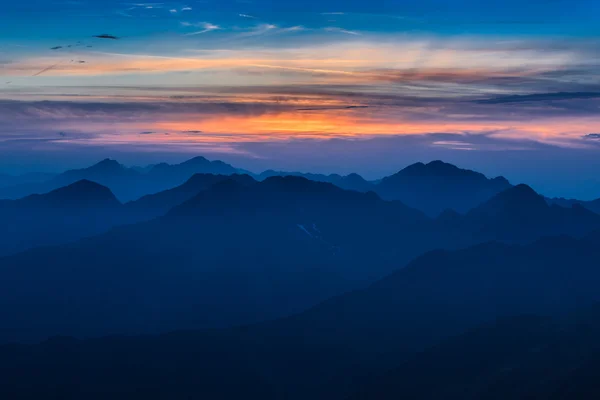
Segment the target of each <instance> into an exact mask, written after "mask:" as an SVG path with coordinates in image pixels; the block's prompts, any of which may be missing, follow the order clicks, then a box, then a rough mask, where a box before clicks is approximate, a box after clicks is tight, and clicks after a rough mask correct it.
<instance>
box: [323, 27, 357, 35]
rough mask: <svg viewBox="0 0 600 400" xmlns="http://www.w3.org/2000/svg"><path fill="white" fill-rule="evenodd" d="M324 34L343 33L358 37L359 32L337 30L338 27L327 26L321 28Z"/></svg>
mask: <svg viewBox="0 0 600 400" xmlns="http://www.w3.org/2000/svg"><path fill="white" fill-rule="evenodd" d="M323 29H324V30H325V31H326V32H337V33H345V34H346V35H354V36H358V35H360V34H361V33H360V32H356V31H350V30H348V29H344V28H338V27H333V26H329V27H327V28H323Z"/></svg>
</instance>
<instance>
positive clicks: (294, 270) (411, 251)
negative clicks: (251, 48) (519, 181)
mask: <svg viewBox="0 0 600 400" xmlns="http://www.w3.org/2000/svg"><path fill="white" fill-rule="evenodd" d="M77 188H79V189H78V190H75V189H77ZM75 189H74V188H72V187H67V188H64V189H61V191H60V192H58V193H59V194H60V193H63V192H64V193H65V194H64V195H63V196H65V198H64V199H63V200H62V201H61V202H58V203H57V202H56V201H54V200H52V199H54V198H56V197H57V196H58V195H57V194H56V192H55V193H51V194H48V195H43V196H32V197H30V198H28V199H29V200H25V199H24V200H21V201H19V203H20V202H23V204H25V203H28V202H32V201H33V200H31V199H46V204H51V203H52V204H62V203H64V204H67V203H68V200H67V197H68V196H66V194H69V193H74V192H75V193H79V194H78V196H77V198H78V199H79V201H82V199H85V198H86V196H88V197H89V195H88V193H94V196H96V197H97V198H99V199H103V201H106V202H107V204H109V205H107V206H99V205H94V207H92V208H90V207H88V208H85V207H84V208H83V209H84V210H86V212H87V214H86V213H85V212H80V211H77V212H75V210H76V207H62V208H60V207H59V209H60V210H61V212H59V213H50V214H45V215H44V218H47V219H46V220H44V221H49V223H45V224H44V225H46V227H44V228H40V231H41V232H48V233H47V234H44V235H41V236H40V235H38V236H39V237H40V238H39V239H36V241H32V240H31V239H27V240H28V241H23V240H20V239H18V238H19V237H25V236H27V235H29V236H27V237H28V238H29V237H30V236H31V235H32V231H35V229H37V228H36V227H37V226H38V225H39V221H40V220H43V219H41V218H39V219H34V220H27V221H28V224H29V225H27V224H25V223H22V224H21V225H22V226H23V227H27V226H28V227H29V228H27V229H24V231H23V232H24V233H23V234H22V236H19V235H13V236H14V238H17V239H10V238H9V239H7V240H6V241H5V245H8V243H12V245H11V246H12V247H11V250H13V251H14V250H15V249H16V248H17V247H15V246H17V245H16V244H15V243H18V244H19V245H22V244H23V243H27V247H33V246H34V245H36V243H37V244H45V245H47V244H54V243H67V242H71V241H73V240H74V239H76V238H80V237H84V236H90V234H92V233H100V232H102V231H106V230H108V229H109V228H110V227H113V226H115V225H121V224H125V223H130V224H131V223H133V222H136V221H141V220H145V219H149V218H151V217H153V216H161V215H164V216H163V217H159V218H156V219H154V220H150V221H147V222H144V223H135V224H131V225H124V226H121V227H118V228H114V229H112V230H111V231H109V232H107V233H104V234H102V235H99V236H96V237H90V238H89V239H85V240H82V241H79V242H74V243H70V244H66V245H62V246H58V247H51V248H43V249H34V250H31V251H28V252H26V253H23V254H17V255H14V256H11V257H7V258H4V259H1V260H0V261H1V262H2V264H3V265H6V266H7V268H5V269H2V270H0V282H5V283H6V285H10V282H14V281H15V280H16V281H18V282H21V283H25V282H26V283H27V284H26V285H25V286H26V287H27V289H26V290H24V289H21V290H19V291H18V292H14V291H11V290H8V289H9V288H7V290H6V291H2V290H0V300H2V303H1V304H12V305H13V306H12V307H9V308H5V309H0V316H2V317H4V319H6V320H7V321H12V327H11V329H10V330H8V331H7V330H4V331H2V332H0V341H3V340H19V339H20V338H23V339H24V340H25V339H30V340H36V339H41V338H44V337H46V336H48V335H53V334H72V335H76V336H81V335H101V334H109V333H141V332H162V331H165V330H169V329H180V328H204V327H224V326H229V325H232V324H239V323H252V322H256V321H260V320H264V319H267V318H276V317H279V316H283V315H288V314H290V313H293V312H298V311H301V310H303V309H305V308H307V307H309V306H310V305H313V304H316V303H317V302H319V301H322V300H324V299H326V298H328V297H331V296H334V295H338V294H341V293H343V292H344V291H346V290H352V289H357V288H360V287H364V285H367V284H369V283H370V282H373V281H374V280H376V279H379V278H381V277H382V276H385V275H386V274H387V273H389V272H391V271H393V270H396V269H398V268H400V267H402V266H403V265H405V264H406V263H407V262H408V261H410V260H411V259H412V258H413V257H416V256H418V255H420V254H422V253H424V252H426V251H429V250H433V249H437V248H446V249H455V248H460V247H464V246H469V245H472V244H475V243H481V242H485V241H487V240H502V241H505V242H508V243H528V242H531V241H533V240H535V239H536V238H539V237H541V236H544V235H548V234H570V235H576V236H583V235H585V234H586V233H589V232H591V231H593V230H595V229H600V216H598V215H596V214H593V213H591V212H590V211H588V210H586V209H584V208H582V207H573V208H571V209H567V208H562V207H558V206H548V205H547V204H546V203H545V201H544V199H543V198H542V197H541V196H539V195H538V194H536V193H535V192H534V191H533V190H532V189H530V188H529V187H527V186H524V185H519V186H516V187H512V188H510V189H508V190H506V191H504V192H502V193H500V194H498V195H496V196H494V197H493V198H492V199H490V200H489V201H487V202H486V203H484V204H482V205H481V206H479V207H477V208H475V209H473V210H472V211H471V212H469V213H467V214H466V215H464V216H463V215H459V214H456V213H454V214H452V213H451V212H447V213H445V214H444V216H443V218H442V217H440V218H438V219H436V220H432V219H429V218H428V217H426V216H425V215H424V214H422V213H421V212H419V211H417V210H415V209H412V208H409V207H407V206H405V205H404V204H402V203H401V202H398V201H384V200H382V199H380V198H379V197H378V196H377V195H376V194H375V193H373V192H367V193H360V192H356V191H346V190H343V189H341V188H339V187H337V186H335V185H332V184H329V183H324V182H314V181H310V180H307V179H305V178H302V177H292V176H287V177H280V176H275V177H271V178H268V179H265V180H264V181H262V182H255V181H254V180H253V179H252V178H251V177H249V176H247V175H232V176H222V175H221V176H218V175H195V176H194V177H192V178H191V179H190V180H188V182H187V183H185V184H184V185H182V186H180V187H178V188H175V189H172V190H168V191H165V192H162V193H158V194H156V195H152V196H147V197H144V198H142V199H140V200H138V201H136V202H132V203H128V204H127V205H125V206H120V204H119V203H118V201H117V200H116V199H114V196H112V195H110V194H109V191H108V189H106V188H101V187H98V185H97V184H93V183H91V182H89V181H83V182H80V183H78V185H77V186H76V187H75ZM58 197H59V198H60V196H58ZM36 201H37V200H36ZM9 203H10V202H9ZM84 203H85V204H92V203H90V200H86V201H84ZM48 207H49V206H48ZM48 207H46V208H44V210H46V211H47V210H48V209H49V208H48ZM115 210H117V211H115ZM65 213H66V214H65ZM68 213H71V214H68ZM26 215H27V218H30V217H29V215H33V214H29V213H26ZM48 215H50V217H48ZM63 215H75V216H76V217H72V218H77V221H76V222H75V223H71V222H69V221H70V220H69V219H68V218H65V217H63ZM79 215H84V217H83V218H81V217H79ZM86 218H87V219H86ZM55 220H56V221H57V222H56V223H50V222H53V221H55ZM90 220H91V221H92V222H94V221H97V222H94V223H88V222H86V221H90ZM80 225H83V227H81V228H79V226H80ZM17 226H18V225H17ZM63 229H64V231H65V232H67V233H69V232H70V233H69V234H64V235H60V233H61V230H63ZM11 233H12V232H7V233H6V236H10V234H11ZM23 235H24V236H23ZM42 239H43V240H42ZM11 240H13V241H12V242H11ZM14 240H16V242H15V241H14ZM47 265H49V266H50V267H46V266H47ZM83 266H85V267H83ZM365 266H368V267H365ZM50 281H51V282H55V284H54V285H48V282H50ZM17 286H22V285H17ZM11 287H12V286H11ZM0 289H2V284H1V283H0ZM134 292H135V293H136V296H135V297H133V298H132V297H131V294H132V293H134ZM174 293H177V295H175V296H174V295H173V294H174ZM231 293H235V295H233V296H232V295H231ZM73 299H77V301H76V302H73ZM119 302H125V303H127V304H130V307H128V308H119V307H117V308H116V309H113V307H115V306H116V304H118V303H119ZM86 308H89V309H88V310H87V311H84V310H86ZM92 310H93V311H94V312H91V311H92ZM92 314H93V315H101V316H103V318H99V319H98V318H92V317H91V315H92ZM25 315H28V316H29V317H28V318H24V317H23V316H25ZM67 316H68V317H67ZM11 318H12V319H11ZM73 321H77V323H76V324H74V323H73Z"/></svg>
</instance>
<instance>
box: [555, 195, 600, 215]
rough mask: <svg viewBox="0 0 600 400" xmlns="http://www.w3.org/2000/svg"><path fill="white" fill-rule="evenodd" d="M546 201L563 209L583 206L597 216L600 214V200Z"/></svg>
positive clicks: (561, 199)
mask: <svg viewBox="0 0 600 400" xmlns="http://www.w3.org/2000/svg"><path fill="white" fill-rule="evenodd" d="M546 201H547V202H548V204H555V205H557V206H561V207H573V206H575V205H581V206H582V207H585V208H587V209H588V210H590V211H593V212H595V213H596V214H600V199H596V200H591V201H581V200H575V199H565V198H552V199H549V198H547V199H546Z"/></svg>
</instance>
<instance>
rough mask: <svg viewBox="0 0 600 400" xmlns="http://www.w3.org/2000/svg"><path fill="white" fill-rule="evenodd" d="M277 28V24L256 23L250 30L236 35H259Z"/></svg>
mask: <svg viewBox="0 0 600 400" xmlns="http://www.w3.org/2000/svg"><path fill="white" fill-rule="evenodd" d="M276 29H277V25H273V24H260V25H256V26H254V27H253V28H251V29H250V30H248V31H246V32H242V33H240V34H239V35H238V37H249V36H259V35H264V34H266V33H269V32H273V31H275V30H276Z"/></svg>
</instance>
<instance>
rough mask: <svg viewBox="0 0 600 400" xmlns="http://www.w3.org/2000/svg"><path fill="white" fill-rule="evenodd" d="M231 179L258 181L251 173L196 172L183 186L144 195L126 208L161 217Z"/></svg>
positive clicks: (144, 215)
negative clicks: (204, 191) (219, 173)
mask: <svg viewBox="0 0 600 400" xmlns="http://www.w3.org/2000/svg"><path fill="white" fill-rule="evenodd" d="M229 179H231V180H233V181H236V182H239V183H241V184H242V185H251V184H253V183H256V181H255V180H254V179H252V178H251V177H250V176H249V175H237V174H234V175H213V174H195V175H193V176H192V177H191V178H190V179H188V181H187V182H185V183H184V184H183V185H181V186H177V187H174V188H173V189H168V190H165V191H162V192H158V193H155V194H149V195H146V196H143V197H141V198H140V199H138V200H135V201H131V202H129V203H127V204H125V208H126V210H127V212H129V213H131V214H133V215H135V216H139V217H140V219H150V218H154V217H159V216H162V215H164V214H166V213H167V211H169V210H170V209H172V208H173V207H175V206H178V205H180V204H182V203H183V202H185V201H186V200H189V199H191V198H192V197H194V196H196V195H197V194H198V193H200V192H201V191H202V190H207V189H209V188H210V187H212V186H213V185H215V184H216V183H218V182H221V181H224V180H229Z"/></svg>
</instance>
